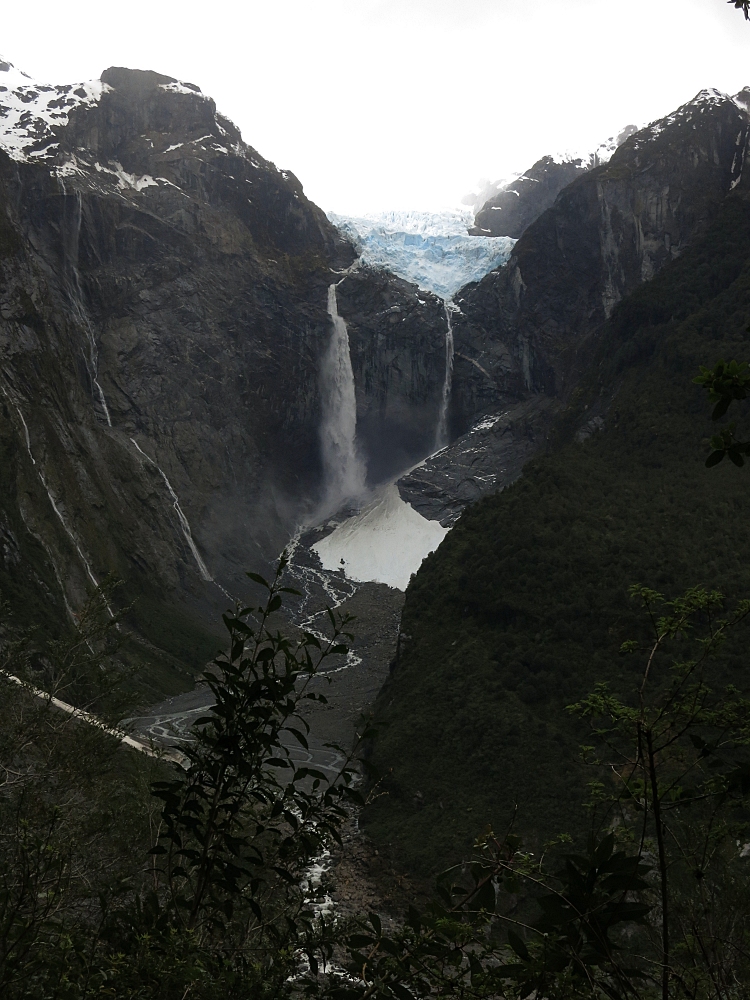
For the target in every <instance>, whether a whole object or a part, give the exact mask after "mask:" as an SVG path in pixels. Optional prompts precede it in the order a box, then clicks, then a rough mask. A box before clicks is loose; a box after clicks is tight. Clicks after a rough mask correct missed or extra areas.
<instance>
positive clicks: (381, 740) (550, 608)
mask: <svg viewBox="0 0 750 1000" xmlns="http://www.w3.org/2000/svg"><path fill="white" fill-rule="evenodd" d="M579 184H580V182H578V181H577V182H576V184H575V186H578V185H579ZM749 195H750V192H749V191H748V189H747V187H746V186H745V185H744V184H743V183H740V184H738V185H736V187H735V189H734V191H733V192H731V193H730V194H729V195H728V196H727V197H726V198H725V199H724V201H723V203H722V204H721V205H720V206H718V209H717V213H716V215H715V217H714V218H713V221H712V222H711V223H709V224H708V226H707V228H706V229H705V230H704V231H702V232H701V233H700V234H698V233H696V235H695V236H694V238H693V242H692V244H691V245H690V246H689V247H687V248H685V249H684V251H683V252H682V253H681V254H680V256H679V257H677V258H676V259H675V260H673V261H669V262H668V263H667V264H665V265H664V267H663V268H662V269H661V271H660V272H659V274H658V275H657V276H656V277H655V278H653V279H652V280H650V281H647V282H643V283H642V284H640V285H639V287H638V288H636V289H635V290H634V291H633V292H631V294H630V295H629V296H625V297H624V298H623V299H622V300H621V302H620V303H619V304H618V305H617V306H616V307H615V308H614V309H613V311H612V314H611V316H610V318H609V320H608V321H607V322H606V324H605V326H604V329H603V330H602V332H601V333H600V334H599V335H598V336H597V337H596V338H594V337H592V338H590V339H589V342H588V344H587V349H588V351H589V368H588V370H587V371H585V372H584V373H583V375H582V377H581V379H580V381H579V382H578V385H577V391H576V393H575V394H573V395H572V396H571V397H569V400H568V405H567V406H566V408H565V409H564V410H562V412H559V413H558V415H557V417H556V418H555V419H554V420H552V421H551V422H550V423H549V424H548V430H549V431H550V432H551V433H552V434H553V438H552V440H551V443H550V447H549V448H548V449H547V453H546V454H544V455H537V456H536V457H535V458H534V459H533V460H532V461H531V462H529V463H528V464H527V465H526V467H525V469H524V472H523V476H521V477H520V478H519V479H518V480H517V481H516V482H515V483H514V484H513V485H512V486H510V487H509V488H507V489H505V490H504V491H503V492H502V493H499V494H496V495H494V496H489V497H485V498H484V499H483V500H481V501H480V502H478V503H474V504H473V505H472V506H470V507H469V509H467V510H466V511H465V512H464V514H463V516H462V517H461V518H460V520H458V522H457V524H456V525H455V527H454V528H453V529H452V530H451V531H450V532H449V533H448V534H447V536H446V538H445V541H444V542H443V543H442V545H441V546H440V548H439V549H438V550H437V551H436V552H434V553H433V554H432V555H430V556H429V557H428V558H427V560H426V561H425V563H424V564H423V566H422V568H421V569H420V571H419V573H418V574H417V576H416V578H415V579H414V580H413V581H412V584H411V585H410V587H409V589H408V591H407V594H406V603H405V606H404V612H403V615H402V641H401V644H400V657H399V660H398V663H397V664H396V665H395V667H394V670H393V673H392V675H391V677H390V679H389V681H388V682H387V683H386V685H385V686H384V688H383V690H382V692H381V695H380V697H379V700H378V704H377V710H376V717H375V728H376V729H377V731H378V733H379V737H378V740H377V742H376V744H375V749H374V763H375V765H376V766H377V768H378V770H379V772H380V774H381V775H383V783H382V784H381V785H380V786H379V788H378V792H379V793H380V794H379V795H378V797H377V798H375V799H374V802H373V805H372V806H371V807H370V809H369V810H368V812H367V814H366V824H365V829H366V830H367V832H368V833H369V835H370V836H371V837H373V838H374V840H375V842H376V844H377V846H378V847H379V849H380V850H381V852H383V851H386V852H388V853H389V856H390V857H391V858H395V859H396V860H397V861H398V862H399V863H400V864H401V865H402V866H403V867H405V868H406V869H407V870H408V871H410V872H412V873H418V874H420V875H422V876H423V877H427V876H430V875H432V874H433V873H434V872H436V871H439V870H441V869H442V868H444V867H446V866H448V865H449V864H452V863H455V862H457V861H459V860H460V859H461V858H465V857H467V856H468V855H469V853H470V851H471V845H472V843H473V841H474V839H475V838H476V837H477V836H479V835H480V834H482V832H483V831H485V830H486V828H487V824H490V825H491V826H492V828H493V829H494V830H495V832H496V833H498V834H499V835H500V836H502V834H503V833H504V832H505V831H506V830H507V829H508V828H509V826H510V825H511V824H513V831H514V833H516V834H520V835H521V836H522V837H523V838H524V839H525V841H526V843H527V844H529V846H530V847H531V849H532V850H535V851H536V850H538V849H542V847H543V845H544V843H545V842H547V841H549V840H551V839H552V838H553V837H556V836H557V835H559V834H561V833H565V834H569V835H571V836H572V837H573V838H582V837H585V836H586V834H587V825H588V814H587V813H586V811H585V810H584V809H583V803H584V802H585V801H587V800H588V798H589V794H588V792H587V787H586V786H587V782H588V781H589V780H591V778H592V772H591V769H590V768H586V767H585V766H584V765H583V764H582V763H581V761H580V756H579V748H580V746H581V745H582V744H589V743H593V742H594V740H593V739H591V737H590V723H591V724H592V725H598V720H596V721H594V722H593V723H592V720H580V719H577V718H576V717H575V716H574V715H572V714H571V713H570V712H569V711H567V710H566V706H569V705H570V704H571V703H573V702H575V701H577V700H579V699H581V698H583V697H585V696H586V695H587V694H588V693H589V692H591V691H593V690H594V688H595V686H596V685H598V684H602V683H606V684H607V685H608V687H609V689H610V690H611V691H612V692H613V693H615V694H616V695H619V696H625V697H633V696H634V689H637V687H638V685H639V684H640V681H641V679H642V677H643V669H644V664H645V658H644V657H643V656H642V655H641V654H640V653H636V654H635V655H633V656H630V657H626V656H622V655H620V647H621V644H622V643H623V642H625V641H626V640H629V639H634V640H636V642H637V644H638V646H639V649H642V648H643V645H642V644H644V643H645V641H646V640H647V638H648V623H647V621H646V617H645V615H644V613H643V611H642V609H640V608H639V606H638V603H637V602H634V601H632V600H630V599H629V597H628V588H629V587H630V586H631V585H632V584H642V585H644V586H647V587H650V588H653V589H654V590H658V591H661V592H662V593H664V594H665V595H666V597H667V598H668V599H674V598H676V597H678V596H679V595H680V594H682V593H684V592H685V590H687V589H688V588H689V587H694V586H703V587H706V588H707V589H709V590H711V589H714V588H718V589H719V590H721V591H722V592H723V593H724V594H726V595H727V598H728V601H727V608H728V609H731V608H733V607H735V602H736V601H738V600H741V599H745V598H747V596H748V594H750V572H749V571H748V561H747V558H746V554H747V541H746V539H747V518H748V514H749V513H750V509H749V505H750V493H749V492H748V482H747V473H746V470H745V469H737V468H736V467H735V466H733V465H731V464H730V463H729V462H725V463H723V464H722V465H720V466H718V467H717V468H713V469H706V468H705V465H704V459H705V457H706V455H707V454H708V450H709V449H708V440H707V438H708V436H709V435H710V434H712V433H713V432H714V431H715V429H716V428H715V425H713V426H712V424H711V420H710V412H711V406H710V404H709V403H708V400H707V398H706V395H705V391H704V390H701V389H699V387H697V386H695V385H693V384H692V379H693V377H694V376H695V375H696V374H697V372H698V370H699V365H701V364H706V365H708V364H714V363H715V362H716V360H717V359H718V358H720V357H724V358H737V359H738V360H746V359H747V358H748V356H750V335H749V334H748V332H747V331H748V319H750V196H749ZM545 398H546V397H545ZM592 414H593V415H594V417H592ZM743 415H744V418H745V420H744V421H743V424H744V426H741V428H740V430H739V431H738V435H739V436H740V438H741V439H742V440H746V417H747V411H746V409H745V410H744V411H742V410H741V409H740V408H739V407H738V409H737V412H735V413H734V414H733V416H734V417H735V418H738V417H739V418H742V417H743ZM597 420H598V423H595V425H594V428H592V427H591V425H592V423H594V422H595V421H597ZM519 423H520V416H519ZM499 428H500V429H499V430H498V437H499V439H500V442H502V440H503V438H504V437H506V436H510V434H511V433H513V434H515V433H516V429H515V428H514V429H513V431H512V432H511V431H509V430H508V429H507V427H506V428H505V429H503V427H502V423H501V422H500V423H499ZM492 431H493V428H490V427H487V426H485V427H484V428H483V429H482V430H479V429H478V430H477V431H476V432H475V434H474V440H475V442H476V444H477V451H479V444H480V443H481V442H482V440H483V439H484V440H486V439H488V438H489V437H490V435H491V434H492ZM454 449H456V454H457V459H460V460H461V461H462V463H463V466H462V469H463V474H464V476H465V478H466V479H467V480H469V478H470V477H469V475H468V473H467V466H468V465H469V460H470V456H468V455H467V454H466V452H465V451H461V452H459V451H458V448H457V446H455V445H454ZM450 450H451V449H449V451H450ZM498 454H502V453H501V452H498ZM479 458H480V460H481V461H485V460H486V459H485V456H483V455H482V454H480V455H479ZM434 461H435V462H436V461H437V460H434ZM486 467H487V466H486V465H485V466H480V468H486ZM509 471H511V470H510V466H509ZM417 472H421V470H417ZM415 476H416V472H415V474H414V475H413V476H412V477H409V479H408V480H407V482H408V483H411V482H413V481H414V478H415ZM430 482H431V483H434V484H435V485H436V487H437V486H440V484H441V481H440V480H439V479H437V477H436V476H435V477H433V478H432V479H431V480H430ZM402 487H403V481H402ZM422 488H424V484H422ZM446 509H447V511H448V513H452V510H451V508H449V507H447V508H446ZM747 641H748V636H747V630H746V629H743V630H742V631H741V633H740V634H738V635H736V636H735V637H734V638H733V640H732V641H729V642H727V644H726V646H725V647H723V649H722V651H721V655H720V656H719V657H718V658H717V660H716V661H712V662H711V666H710V680H709V684H710V686H711V687H712V688H713V689H714V690H715V691H717V692H718V691H721V690H723V688H724V686H725V685H727V684H734V685H736V686H737V687H739V688H740V689H741V690H742V691H743V692H744V693H745V694H747V692H748V691H749V690H750V680H749V679H748V671H747ZM672 655H679V651H674V653H673V654H672ZM668 676H669V677H670V678H671V675H668ZM670 682H671V681H670ZM595 794H596V791H595V790H594V795H595ZM600 818H601V815H600V814H597V822H599V821H600Z"/></svg>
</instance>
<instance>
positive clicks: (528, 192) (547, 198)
mask: <svg viewBox="0 0 750 1000" xmlns="http://www.w3.org/2000/svg"><path fill="white" fill-rule="evenodd" d="M587 170H588V164H587V163H584V162H583V161H582V160H566V161H563V162H562V163H558V162H557V161H556V160H555V159H554V158H553V157H552V156H543V157H542V158H541V160H537V162H536V163H535V164H534V166H533V167H531V169H529V170H527V171H526V172H525V173H523V174H522V175H521V176H520V177H518V178H517V179H516V180H515V181H513V182H512V183H511V184H508V185H506V186H505V187H504V188H503V189H502V191H498V193H497V194H496V195H494V196H493V197H492V198H490V199H489V201H487V202H485V204H484V205H483V206H482V208H480V210H479V211H478V212H477V214H476V216H475V218H474V227H473V228H472V229H470V230H469V232H470V233H471V234H472V235H473V236H512V237H513V239H516V240H517V239H518V238H519V237H520V236H521V235H522V234H523V232H524V230H526V229H527V228H528V227H529V226H530V225H531V223H532V222H534V220H535V219H538V218H539V216H540V215H541V214H542V212H545V211H546V210H547V209H548V208H550V207H551V206H552V205H553V204H554V201H555V198H556V197H557V196H558V194H559V193H560V192H561V191H562V189H563V188H565V187H567V186H568V184H571V183H572V182H573V181H574V180H575V179H576V177H580V176H581V174H584V173H586V171H587Z"/></svg>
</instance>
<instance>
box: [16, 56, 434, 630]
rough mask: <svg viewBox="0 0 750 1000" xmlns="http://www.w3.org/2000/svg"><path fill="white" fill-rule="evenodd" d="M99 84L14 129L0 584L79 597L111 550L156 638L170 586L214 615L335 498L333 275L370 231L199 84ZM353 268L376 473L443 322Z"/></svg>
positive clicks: (57, 602)
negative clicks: (6, 547) (348, 218)
mask: <svg viewBox="0 0 750 1000" xmlns="http://www.w3.org/2000/svg"><path fill="white" fill-rule="evenodd" d="M102 84H103V86H102V94H101V97H100V98H99V99H98V100H97V101H94V102H93V103H91V102H89V103H87V104H85V105H81V106H78V107H74V108H73V109H72V110H71V111H70V113H69V115H68V117H67V119H66V122H65V123H64V124H62V125H60V126H59V127H55V128H54V129H53V130H52V133H51V134H47V132H45V143H46V145H44V146H43V148H42V147H40V148H39V149H35V150H34V156H33V157H31V156H27V157H26V158H25V159H24V158H21V159H17V160H11V159H10V158H9V157H8V156H7V155H6V154H5V153H2V152H0V206H1V207H2V212H0V275H1V277H2V281H1V282H0V362H1V363H2V378H1V379H0V390H1V394H2V403H3V406H4V409H3V411H2V412H3V417H2V420H3V425H2V428H0V433H1V434H2V441H3V442H4V446H5V444H7V448H6V451H5V453H4V455H5V458H4V463H5V464H4V470H3V478H2V481H1V482H0V509H1V510H2V511H4V514H5V517H6V520H7V521H8V524H9V530H11V531H12V532H13V537H14V539H15V540H16V543H17V548H18V551H19V553H20V554H21V558H20V564H19V565H20V567H21V568H18V567H16V568H15V569H14V571H13V573H14V575H13V577H12V579H11V576H10V570H8V573H6V574H5V576H6V577H7V579H0V586H2V587H3V590H4V592H6V593H10V594H14V593H16V592H18V593H19V595H20V594H21V592H22V591H23V593H24V594H27V595H31V594H32V592H33V593H38V591H39V586H38V580H39V579H41V580H42V581H44V586H45V587H46V588H47V592H48V594H49V595H50V596H51V598H52V603H53V605H54V607H53V609H52V612H53V613H54V614H56V615H57V617H58V618H59V619H60V620H64V619H65V618H66V616H69V609H76V608H78V607H80V605H81V603H82V602H83V600H84V599H85V595H86V591H87V588H90V587H91V586H93V585H94V582H95V581H96V582H99V581H101V580H102V579H103V578H104V577H106V575H107V574H108V573H113V574H115V575H116V576H117V577H119V578H120V579H122V580H124V581H125V584H124V587H123V589H122V590H121V592H120V596H121V599H122V600H123V601H124V602H125V601H128V600H132V599H133V598H134V597H138V599H139V609H140V611H139V612H138V613H139V614H140V616H141V617H140V619H139V620H138V621H137V622H136V623H135V624H136V627H137V628H140V629H143V630H146V631H148V632H149V633H150V637H151V638H152V639H153V640H154V641H159V635H158V633H159V629H160V627H161V626H160V621H163V617H162V618H161V619H160V616H161V615H162V611H161V610H160V609H163V608H164V607H165V605H167V604H168V605H170V606H174V607H175V608H178V609H180V614H183V615H187V616H188V617H189V618H190V619H191V620H195V621H200V622H202V623H204V624H205V627H213V622H215V621H216V620H217V617H218V612H219V611H220V610H221V609H222V607H223V606H224V604H225V602H226V598H227V595H230V596H231V595H233V594H234V593H236V592H240V591H241V589H242V581H243V579H244V577H243V574H244V572H245V570H247V569H264V568H267V567H268V566H269V565H270V564H271V563H272V562H273V560H274V559H275V558H276V556H277V555H278V553H279V552H280V551H281V549H282V548H283V546H284V545H285V544H286V543H287V541H288V540H289V537H290V536H291V535H292V533H293V532H294V529H295V526H296V524H297V523H298V521H299V520H300V518H302V517H303V516H304V515H305V513H306V512H308V511H309V510H310V508H311V507H314V505H315V504H316V503H317V501H318V499H319V497H320V493H321V490H322V488H323V483H322V477H323V470H322V467H321V456H320V441H319V425H320V411H321V380H320V364H321V357H322V356H323V355H324V352H325V347H326V345H327V343H328V341H329V339H330V336H331V323H330V317H329V316H328V312H327V295H328V286H329V285H330V283H331V282H332V281H339V280H340V279H341V275H342V272H343V271H344V270H346V269H347V268H348V267H349V266H350V265H351V264H352V262H353V261H354V259H355V256H356V255H355V251H354V249H353V248H352V246H351V245H350V244H349V243H348V242H347V241H346V240H345V239H343V238H342V237H341V236H340V234H339V233H338V231H337V230H336V229H335V228H334V227H333V226H332V225H331V224H330V223H329V222H328V220H327V219H326V218H325V216H324V214H323V213H322V212H321V211H320V210H319V209H318V208H317V207H316V206H315V205H313V204H312V203H311V202H310V201H309V200H308V199H307V198H306V197H305V195H304V192H303V190H302V187H301V185H300V184H299V182H298V181H297V179H296V178H295V177H294V176H293V175H292V174H289V173H287V172H284V171H280V170H277V168H276V167H275V166H274V165H273V164H271V163H269V162H268V161H266V160H264V159H263V158H262V157H261V156H260V155H259V154H258V153H257V152H256V151H255V150H254V149H252V147H250V146H248V145H247V144H245V143H244V142H243V141H242V139H241V137H240V134H239V132H238V131H237V129H236V128H235V127H234V126H233V125H232V124H231V122H229V121H227V120H226V119H224V118H223V117H222V116H221V115H220V114H218V113H217V112H216V108H215V105H214V103H213V102H212V101H211V100H210V99H209V98H207V97H205V95H203V94H201V93H200V92H199V90H198V88H196V87H194V86H192V85H185V84H181V83H179V82H178V81H174V80H172V79H171V78H169V77H164V76H161V75H159V74H156V73H143V72H138V71H131V70H124V69H117V68H114V69H110V70H107V71H106V72H105V73H104V74H103V75H102ZM52 139H54V140H55V141H54V142H50V140H52ZM347 280H348V281H349V279H347ZM350 284H351V290H352V292H354V288H355V286H356V287H362V288H364V287H365V286H367V287H369V288H370V291H368V292H366V293H363V294H362V295H361V296H360V299H359V304H357V303H356V302H355V301H354V300H355V299H356V298H357V296H356V295H354V294H353V295H352V302H351V303H350V304H351V312H352V316H353V320H354V326H355V327H356V332H355V334H354V337H353V339H354V340H356V344H357V347H356V350H355V352H354V353H355V355H356V358H357V365H358V381H359V386H358V389H359V392H358V407H359V408H360V409H361V413H362V425H363V428H365V427H366V428H367V432H366V433H365V434H364V438H363V447H364V450H365V453H366V452H367V449H368V448H369V447H370V446H372V449H373V457H372V469H373V474H374V475H377V474H378V469H379V468H381V467H384V466H387V465H388V462H387V460H386V459H384V458H383V457H382V456H383V454H384V451H383V447H382V444H381V442H382V441H386V440H392V439H393V435H394V434H397V433H400V432H401V431H402V430H404V432H405V433H406V431H407V429H408V428H407V425H408V424H409V423H410V421H411V420H412V419H413V421H414V424H415V427H416V428H417V429H416V430H415V431H414V432H413V433H412V437H411V439H410V443H407V444H406V445H405V448H406V451H407V452H408V453H409V454H411V453H412V451H413V449H414V448H417V449H418V448H420V447H421V446H422V445H421V442H422V441H423V440H424V439H425V437H426V435H427V430H426V428H427V424H428V422H429V419H430V413H431V410H434V409H435V408H436V407H437V405H438V404H437V399H438V397H439V393H440V386H441V385H442V380H443V377H444V358H443V356H442V348H441V346H440V345H441V342H442V339H443V337H444V334H443V330H442V327H440V326H439V327H438V328H437V329H435V330H432V329H431V327H430V322H431V316H432V312H436V311H437V306H436V304H435V303H434V302H431V303H430V307H429V308H428V309H426V310H425V314H424V317H422V316H421V314H420V309H422V307H419V305H418V302H417V300H416V293H415V290H414V289H413V288H412V287H411V286H408V285H407V284H406V283H405V282H402V281H400V280H399V279H395V278H393V277H392V276H389V275H385V274H380V275H378V276H377V278H376V279H374V278H373V277H372V276H370V277H361V278H352V279H351V282H350ZM391 286H392V287H391ZM343 297H344V298H347V296H346V294H344V295H343ZM347 302H349V300H348V299H347ZM394 306H397V307H398V308H399V309H401V310H402V312H403V313H404V314H405V313H406V311H407V309H408V310H411V311H412V312H413V313H414V318H413V320H409V321H407V322H404V323H401V322H399V323H391V322H390V319H389V317H390V316H391V315H393V314H388V316H386V315H385V312H386V309H387V308H393V307H394ZM369 307H372V310H373V311H372V313H371V314H370V315H368V312H367V310H368V308H369ZM415 338H416V339H415ZM412 341H413V342H412ZM417 350H419V351H423V352H424V354H425V357H426V358H427V360H426V361H421V360H419V359H418V358H417V353H416V352H417ZM433 355H434V363H431V361H430V358H432V357H433ZM381 369H382V370H381ZM371 393H372V394H373V397H376V399H375V401H374V402H373V400H372V399H371ZM407 436H408V434H407ZM386 452H387V449H386ZM423 453H424V452H420V453H419V455H420V456H421V454H423ZM367 457H368V456H367V454H365V458H367ZM392 460H397V459H393V456H392ZM14 551H15V550H14ZM6 564H7V566H8V567H10V566H11V563H10V560H5V561H4V562H3V567H5V566H6ZM13 565H14V566H16V564H15V563H14V564H13ZM3 567H0V572H5V570H4V569H3ZM21 576H23V577H24V580H23V581H22V586H21V585H20V584H19V579H20V577H21ZM213 581H215V583H214V582H213ZM17 584H18V586H17ZM19 586H20V590H19ZM14 588H15V589H14ZM19 600H20V601H21V604H22V605H23V604H28V598H27V597H20V596H19ZM170 614H171V612H170ZM147 618H148V619H149V621H150V622H151V624H149V623H148V622H147V621H146V619H147ZM171 624H172V625H174V622H172V623H171Z"/></svg>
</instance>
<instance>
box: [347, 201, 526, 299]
mask: <svg viewBox="0 0 750 1000" xmlns="http://www.w3.org/2000/svg"><path fill="white" fill-rule="evenodd" d="M328 218H329V219H330V220H331V222H332V223H333V224H334V226H336V227H337V228H338V229H339V230H340V231H341V232H342V233H343V234H344V235H345V236H347V237H348V238H349V239H350V240H351V241H352V243H354V245H355V246H356V248H357V250H358V251H359V253H360V255H361V258H362V261H363V262H364V263H365V264H369V265H370V266H371V267H377V268H387V269H388V270H389V271H393V273H394V274H397V275H398V276H399V277H401V278H405V279H406V280H407V281H412V282H414V283H415V284H417V285H419V287H420V288H424V289H426V290H427V291H430V292H434V293H435V294H436V295H439V296H440V298H442V299H450V298H451V297H452V296H453V295H455V294H456V292H457V291H458V290H459V288H463V286H464V285H466V284H468V282H470V281H479V280H480V278H483V277H484V276H485V274H487V273H488V272H489V271H492V270H494V269H495V268H496V267H500V265H501V264H505V263H506V261H507V260H508V257H509V256H510V252H511V250H512V249H513V246H514V244H515V242H516V241H515V240H514V239H511V238H510V237H509V236H469V235H468V232H467V227H468V226H471V225H473V223H474V217H473V215H472V213H471V212H470V211H469V210H466V211H446V212H437V213H435V212H381V213H379V214H377V215H367V216H363V217H362V218H353V217H350V216H346V215H336V214H335V213H333V212H330V213H329V215H328Z"/></svg>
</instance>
